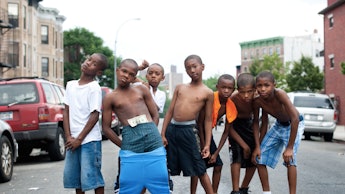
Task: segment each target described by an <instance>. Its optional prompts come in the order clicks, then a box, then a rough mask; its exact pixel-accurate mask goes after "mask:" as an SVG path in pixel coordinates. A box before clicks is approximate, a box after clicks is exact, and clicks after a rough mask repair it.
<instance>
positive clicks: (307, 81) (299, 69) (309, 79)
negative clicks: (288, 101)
mask: <svg viewBox="0 0 345 194" xmlns="http://www.w3.org/2000/svg"><path fill="white" fill-rule="evenodd" d="M323 78H324V76H323V73H321V72H320V69H319V67H317V66H315V65H314V64H313V62H312V58H310V57H305V56H302V58H301V59H300V61H295V62H293V68H292V70H291V73H289V74H288V75H287V76H286V81H287V83H288V86H289V89H290V90H291V91H303V90H308V91H313V92H317V91H320V90H321V89H322V88H323Z"/></svg>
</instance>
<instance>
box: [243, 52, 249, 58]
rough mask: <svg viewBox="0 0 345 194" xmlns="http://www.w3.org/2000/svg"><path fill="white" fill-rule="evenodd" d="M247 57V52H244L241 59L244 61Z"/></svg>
mask: <svg viewBox="0 0 345 194" xmlns="http://www.w3.org/2000/svg"><path fill="white" fill-rule="evenodd" d="M247 57H248V53H247V51H244V57H243V59H244V60H246V59H247Z"/></svg>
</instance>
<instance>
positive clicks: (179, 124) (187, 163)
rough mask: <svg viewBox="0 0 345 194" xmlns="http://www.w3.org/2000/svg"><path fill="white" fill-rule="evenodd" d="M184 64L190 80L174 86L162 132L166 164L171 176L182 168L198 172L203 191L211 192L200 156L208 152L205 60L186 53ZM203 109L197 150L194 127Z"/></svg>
mask: <svg viewBox="0 0 345 194" xmlns="http://www.w3.org/2000/svg"><path fill="white" fill-rule="evenodd" d="M184 65H185V69H186V72H187V74H188V75H189V77H190V78H191V82H190V83H189V84H180V85H178V86H177V87H176V89H175V91H174V95H173V98H172V101H171V104H170V107H169V109H168V111H167V113H166V115H165V118H164V122H163V127H162V132H161V135H162V139H163V143H164V145H165V146H166V149H167V156H168V168H169V169H170V171H171V175H172V176H175V175H179V174H180V173H181V171H183V175H184V176H198V177H199V178H200V181H201V183H202V185H203V187H204V189H205V191H206V193H213V190H212V185H211V181H210V178H209V177H208V175H207V173H206V165H205V162H204V160H203V158H207V157H208V156H209V155H210V142H211V132H212V131H211V130H212V105H213V92H212V90H211V89H209V88H208V87H207V86H205V85H204V84H203V83H202V72H203V70H204V64H203V63H202V60H201V58H200V57H199V56H197V55H190V56H188V57H187V58H186V59H185V61H184ZM202 109H204V111H205V119H204V123H203V124H204V128H205V145H204V147H203V149H202V150H200V148H199V147H198V144H197V139H196V136H195V134H194V127H195V125H196V120H197V118H198V115H199V113H200V111H202ZM200 152H201V153H200Z"/></svg>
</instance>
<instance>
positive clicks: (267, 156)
mask: <svg viewBox="0 0 345 194" xmlns="http://www.w3.org/2000/svg"><path fill="white" fill-rule="evenodd" d="M290 127H291V126H290V125H282V124H281V123H279V122H278V121H276V122H275V123H274V124H273V126H272V127H271V129H270V130H269V131H268V132H267V134H266V135H265V137H264V139H263V140H262V142H261V146H260V149H261V158H260V159H257V162H258V164H263V165H267V166H269V167H271V168H275V167H276V165H277V163H278V161H279V159H280V157H281V155H282V152H283V149H284V148H286V146H287V144H288V142H289V138H290V132H291V128H290ZM303 132H304V119H303V117H302V116H300V122H299V124H298V129H297V135H296V139H295V142H294V146H293V156H292V157H293V159H292V161H290V165H293V166H297V158H296V155H297V150H298V147H299V145H300V143H301V139H302V135H303ZM283 164H284V165H285V166H286V163H285V162H284V163H283Z"/></svg>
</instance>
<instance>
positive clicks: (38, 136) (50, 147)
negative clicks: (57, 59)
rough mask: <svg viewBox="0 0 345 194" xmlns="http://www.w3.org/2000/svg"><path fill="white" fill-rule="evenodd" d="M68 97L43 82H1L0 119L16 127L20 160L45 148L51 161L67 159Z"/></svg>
mask: <svg viewBox="0 0 345 194" xmlns="http://www.w3.org/2000/svg"><path fill="white" fill-rule="evenodd" d="M64 93H65V89H64V88H63V87H62V86H60V85H57V84H55V83H52V82H50V81H48V80H46V79H43V78H38V77H16V78H7V79H0V119H2V120H5V121H6V122H7V123H8V124H9V125H10V126H11V127H12V130H13V132H14V136H15V139H16V140H17V142H18V153H19V158H25V157H27V156H29V155H30V153H31V152H32V149H33V148H41V150H45V151H47V152H48V153H49V156H50V159H51V160H54V161H58V160H63V159H65V151H66V150H65V135H64V130H63V110H64V108H65V107H64V103H63V96H64Z"/></svg>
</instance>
